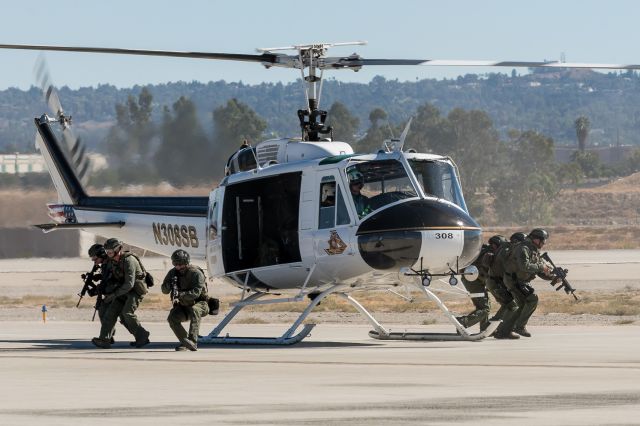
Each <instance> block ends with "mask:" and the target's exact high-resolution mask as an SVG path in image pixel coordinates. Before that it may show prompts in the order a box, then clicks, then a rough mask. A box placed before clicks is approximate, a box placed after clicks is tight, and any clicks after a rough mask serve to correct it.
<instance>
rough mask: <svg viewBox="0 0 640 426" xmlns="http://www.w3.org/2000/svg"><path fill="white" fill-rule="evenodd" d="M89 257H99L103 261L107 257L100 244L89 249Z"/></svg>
mask: <svg viewBox="0 0 640 426" xmlns="http://www.w3.org/2000/svg"><path fill="white" fill-rule="evenodd" d="M89 257H101V258H103V259H104V258H106V257H107V252H105V251H104V246H103V245H102V244H94V245H92V246H91V247H89Z"/></svg>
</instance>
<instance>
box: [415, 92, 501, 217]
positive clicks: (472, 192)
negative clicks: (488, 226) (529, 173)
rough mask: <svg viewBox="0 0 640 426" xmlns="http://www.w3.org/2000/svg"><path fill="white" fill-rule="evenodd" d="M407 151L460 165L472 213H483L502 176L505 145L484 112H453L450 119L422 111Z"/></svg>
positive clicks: (431, 108)
mask: <svg viewBox="0 0 640 426" xmlns="http://www.w3.org/2000/svg"><path fill="white" fill-rule="evenodd" d="M405 145H406V147H407V148H414V149H416V150H417V151H420V152H432V153H435V154H440V155H446V156H450V157H451V158H452V159H453V160H454V161H455V162H456V164H457V165H458V167H459V170H460V172H461V176H460V179H461V181H462V188H463V191H464V193H465V199H466V201H467V206H468V207H469V210H470V212H471V214H472V215H473V216H475V217H479V216H481V215H482V213H483V203H482V195H481V194H480V193H484V192H486V188H487V186H488V184H489V182H490V181H491V180H492V179H494V178H495V177H496V176H497V174H498V173H499V168H500V167H499V166H500V165H501V164H502V162H501V159H502V158H503V156H504V155H505V154H504V147H503V144H502V143H501V142H500V139H499V137H498V133H497V131H496V130H495V128H494V127H493V122H492V121H491V119H490V118H489V116H488V115H487V114H486V113H485V112H483V111H465V110H463V109H460V108H456V109H454V110H452V111H451V112H450V113H449V114H448V116H447V117H442V116H441V115H440V111H439V110H438V108H436V107H435V106H433V105H430V104H425V105H422V106H420V107H419V108H418V111H417V114H416V116H415V118H414V120H413V123H412V125H411V130H410V132H409V136H408V137H407V142H406V144H405Z"/></svg>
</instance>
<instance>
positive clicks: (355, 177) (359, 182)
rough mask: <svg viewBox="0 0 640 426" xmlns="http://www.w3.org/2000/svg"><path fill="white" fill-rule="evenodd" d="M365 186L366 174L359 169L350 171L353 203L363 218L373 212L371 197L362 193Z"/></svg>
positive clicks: (350, 189)
mask: <svg viewBox="0 0 640 426" xmlns="http://www.w3.org/2000/svg"><path fill="white" fill-rule="evenodd" d="M363 186H364V176H363V175H362V173H360V172H359V171H357V170H352V171H351V172H349V191H351V196H352V197H353V204H354V205H355V206H356V213H358V217H359V218H361V217H363V216H366V215H367V214H369V213H370V212H371V206H370V205H369V197H367V196H366V195H363V194H361V191H362V187H363Z"/></svg>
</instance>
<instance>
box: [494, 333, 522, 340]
mask: <svg viewBox="0 0 640 426" xmlns="http://www.w3.org/2000/svg"><path fill="white" fill-rule="evenodd" d="M493 338H494V339H500V340H503V339H509V340H515V339H519V338H520V336H518V335H517V334H515V333H512V332H509V333H498V332H495V333H493Z"/></svg>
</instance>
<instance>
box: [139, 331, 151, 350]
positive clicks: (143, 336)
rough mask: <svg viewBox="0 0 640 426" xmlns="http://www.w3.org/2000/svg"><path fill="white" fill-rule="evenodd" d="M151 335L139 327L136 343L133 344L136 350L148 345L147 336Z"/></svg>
mask: <svg viewBox="0 0 640 426" xmlns="http://www.w3.org/2000/svg"><path fill="white" fill-rule="evenodd" d="M150 334H151V333H149V332H148V331H147V330H145V329H144V328H142V327H140V328H139V329H138V332H137V333H136V342H135V347H136V348H141V347H143V346H146V345H148V344H149V335H150Z"/></svg>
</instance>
